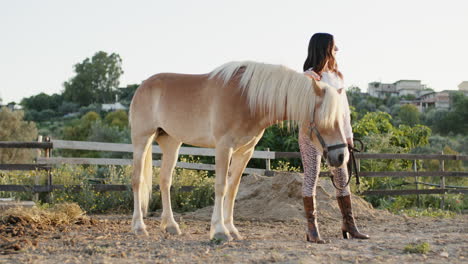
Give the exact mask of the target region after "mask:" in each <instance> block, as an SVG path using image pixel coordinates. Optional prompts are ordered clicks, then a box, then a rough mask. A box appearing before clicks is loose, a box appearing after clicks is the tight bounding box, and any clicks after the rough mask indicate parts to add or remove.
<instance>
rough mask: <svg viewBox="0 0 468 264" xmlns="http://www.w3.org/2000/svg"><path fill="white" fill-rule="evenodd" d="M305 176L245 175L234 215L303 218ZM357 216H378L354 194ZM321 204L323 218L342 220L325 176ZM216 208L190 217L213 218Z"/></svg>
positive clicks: (320, 189) (319, 192)
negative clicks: (212, 214)
mask: <svg viewBox="0 0 468 264" xmlns="http://www.w3.org/2000/svg"><path fill="white" fill-rule="evenodd" d="M302 181H303V176H302V174H299V173H275V176H273V177H268V176H260V175H255V174H254V175H248V176H244V177H243V178H242V181H241V184H240V186H239V192H238V194H237V198H236V204H235V208H234V218H235V219H242V220H272V221H303V220H304V209H303V204H302ZM352 199H353V209H354V215H355V216H356V217H357V218H375V217H377V216H378V215H379V214H382V212H381V211H377V210H374V209H373V208H372V205H371V204H369V203H368V202H366V201H365V200H364V199H362V198H360V197H358V196H355V195H353V196H352ZM317 207H318V214H319V219H320V220H321V221H328V220H331V221H341V213H340V210H339V207H338V204H337V202H336V198H335V188H334V187H333V185H332V183H331V181H330V179H329V178H321V179H320V180H319V182H318V186H317ZM212 212H213V207H207V208H202V209H200V210H198V211H196V212H193V213H190V214H189V215H190V216H193V217H196V218H201V219H206V220H209V219H210V218H211V213H212Z"/></svg>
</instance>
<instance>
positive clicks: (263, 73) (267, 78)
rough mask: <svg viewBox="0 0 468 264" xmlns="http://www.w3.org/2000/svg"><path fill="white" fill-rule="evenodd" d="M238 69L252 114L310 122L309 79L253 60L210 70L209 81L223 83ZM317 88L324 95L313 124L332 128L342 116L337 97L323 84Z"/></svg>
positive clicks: (312, 104)
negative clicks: (317, 118)
mask: <svg viewBox="0 0 468 264" xmlns="http://www.w3.org/2000/svg"><path fill="white" fill-rule="evenodd" d="M241 68H243V73H242V77H241V78H240V87H241V89H243V90H242V91H243V93H246V94H247V98H248V99H247V100H248V103H249V108H250V110H251V111H252V113H255V112H256V111H261V112H262V114H264V113H269V115H270V117H271V118H273V117H275V116H276V117H278V116H284V115H285V114H286V116H287V119H288V120H292V121H296V122H297V123H299V124H303V123H305V122H310V121H311V115H312V114H313V111H314V108H315V102H316V100H315V96H316V94H315V92H314V88H313V83H312V80H311V79H310V78H308V77H306V76H305V75H304V74H302V73H298V72H296V71H294V70H291V69H289V68H287V67H285V66H282V65H271V64H264V63H258V62H252V61H242V62H228V63H226V64H224V65H222V66H220V67H218V68H216V69H215V70H213V71H212V72H211V73H210V78H214V77H216V76H217V77H218V78H220V79H221V80H222V81H224V84H226V83H228V82H229V80H231V79H232V78H233V77H234V75H235V74H236V73H237V72H238V71H239V70H240V69H241ZM319 85H320V87H321V88H322V89H323V91H324V93H325V94H324V98H323V101H322V105H321V106H320V109H318V111H319V112H318V113H319V120H315V121H316V124H317V126H319V127H324V128H331V127H333V126H334V124H335V122H336V121H337V120H341V119H342V116H343V112H342V107H341V106H339V94H338V92H337V91H336V89H335V88H333V87H331V86H329V85H327V84H325V83H320V84H319Z"/></svg>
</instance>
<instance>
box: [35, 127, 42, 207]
mask: <svg viewBox="0 0 468 264" xmlns="http://www.w3.org/2000/svg"><path fill="white" fill-rule="evenodd" d="M37 142H42V135H38V136H37ZM41 155H42V149H37V156H36V157H37V158H40V157H41ZM39 175H40V174H39V173H36V178H35V179H34V184H35V185H39ZM37 201H39V193H35V194H34V202H37Z"/></svg>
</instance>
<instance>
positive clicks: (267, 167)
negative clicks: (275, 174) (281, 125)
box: [265, 148, 271, 171]
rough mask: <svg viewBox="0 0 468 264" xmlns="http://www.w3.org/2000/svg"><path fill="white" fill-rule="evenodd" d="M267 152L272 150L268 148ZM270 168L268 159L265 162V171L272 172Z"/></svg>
mask: <svg viewBox="0 0 468 264" xmlns="http://www.w3.org/2000/svg"><path fill="white" fill-rule="evenodd" d="M266 151H267V152H270V148H266ZM270 166H271V164H270V159H269V158H268V159H266V160H265V170H267V171H270V170H271V167H270Z"/></svg>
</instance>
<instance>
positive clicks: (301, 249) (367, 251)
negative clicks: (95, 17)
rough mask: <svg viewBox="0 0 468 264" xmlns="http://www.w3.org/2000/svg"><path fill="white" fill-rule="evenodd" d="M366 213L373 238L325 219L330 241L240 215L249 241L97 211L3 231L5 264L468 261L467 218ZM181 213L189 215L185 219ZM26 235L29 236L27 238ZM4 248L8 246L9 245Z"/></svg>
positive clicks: (193, 222) (200, 226)
mask: <svg viewBox="0 0 468 264" xmlns="http://www.w3.org/2000/svg"><path fill="white" fill-rule="evenodd" d="M384 215H385V217H377V218H376V219H372V220H369V219H360V220H359V223H360V226H361V230H362V231H364V232H367V233H368V234H370V235H371V236H372V239H371V240H369V241H362V240H344V239H341V238H340V237H339V235H340V232H339V222H331V221H330V222H328V223H324V222H322V223H321V227H322V236H323V237H324V238H326V239H328V240H330V241H329V243H328V244H325V245H318V244H311V243H308V242H305V240H304V232H303V230H304V225H303V223H299V222H297V221H292V222H273V221H268V222H266V221H263V222H260V221H247V220H243V221H238V222H237V226H238V228H239V230H240V231H241V233H242V234H243V236H244V240H241V241H232V242H228V243H224V244H220V245H219V244H216V243H214V242H210V241H209V240H208V229H209V222H207V221H205V220H199V219H196V218H194V217H191V216H180V215H179V216H177V218H178V219H180V220H181V221H179V223H180V224H181V228H182V231H183V233H184V235H182V236H168V235H166V234H164V233H162V232H161V231H160V230H159V228H158V225H159V221H158V218H156V217H152V218H149V219H148V220H147V221H146V222H147V224H148V230H149V233H150V236H149V237H147V238H137V237H135V236H134V235H133V234H131V233H129V232H128V231H129V228H130V221H131V217H130V216H129V215H126V216H122V215H111V216H93V218H95V219H97V221H95V223H94V224H91V225H74V226H71V227H70V228H68V229H65V230H63V231H59V230H55V231H45V232H44V233H42V234H40V235H37V236H36V237H34V236H30V235H27V234H25V235H23V236H21V237H13V238H10V237H3V238H2V239H3V240H9V241H16V243H17V245H18V246H19V247H20V250H19V251H14V250H11V251H9V252H6V255H0V263H114V264H115V263H271V262H277V263H410V262H413V263H467V262H468V235H467V233H468V220H467V217H466V216H458V217H456V218H453V219H434V218H406V217H401V216H392V217H388V215H387V214H384ZM181 217H182V218H181ZM22 241H23V242H22ZM411 242H417V243H421V242H428V243H429V244H430V245H431V250H430V252H429V253H428V254H426V255H422V254H408V253H404V251H403V249H404V247H405V246H406V245H407V244H408V243H411ZM4 253H5V252H4Z"/></svg>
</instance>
